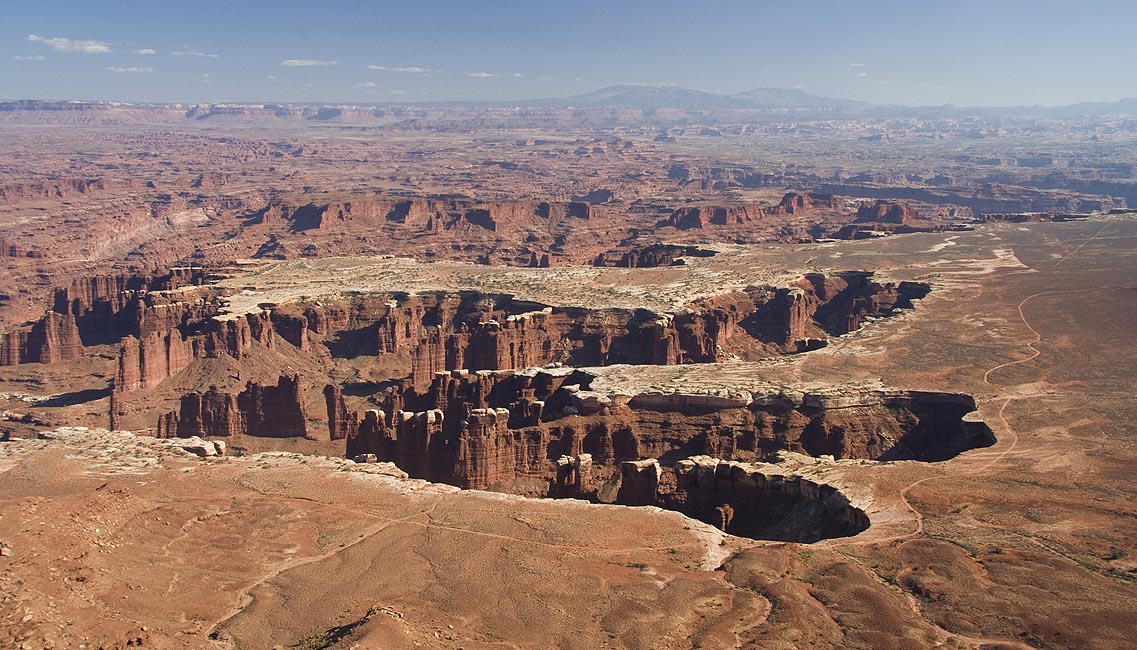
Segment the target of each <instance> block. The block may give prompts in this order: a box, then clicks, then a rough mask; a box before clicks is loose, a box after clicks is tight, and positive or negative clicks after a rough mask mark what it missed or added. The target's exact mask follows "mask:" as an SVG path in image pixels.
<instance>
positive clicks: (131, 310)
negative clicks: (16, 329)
mask: <svg viewBox="0 0 1137 650" xmlns="http://www.w3.org/2000/svg"><path fill="white" fill-rule="evenodd" d="M204 281H205V274H204V272H203V271H202V269H200V268H196V267H178V268H174V269H171V270H170V271H169V272H168V273H166V274H163V275H144V274H119V275H97V276H92V277H87V278H80V279H76V280H74V281H73V282H71V283H70V284H69V285H67V286H65V287H60V288H57V289H56V290H55V297H54V302H53V307H52V309H53V311H55V312H56V313H59V314H70V315H71V316H72V317H73V318H74V319H75V323H76V325H77V326H78V328H79V334H80V336H81V337H82V339H83V341H84V343H85V344H87V345H97V344H100V343H113V342H115V341H118V340H119V339H121V338H123V337H125V336H136V337H140V336H145V335H148V334H149V333H151V332H165V331H167V330H169V329H171V328H172V327H176V326H179V325H184V324H186V323H188V322H190V321H196V320H200V319H202V318H205V317H207V316H210V315H212V314H214V313H216V311H217V308H218V307H219V302H218V300H217V295H216V292H215V291H213V290H211V289H208V288H204V287H202V288H201V289H199V290H195V291H188V292H186V291H183V292H177V293H173V294H170V293H167V292H172V291H174V290H176V289H181V288H183V287H189V286H194V285H201V284H202V283H203V282H204Z"/></svg>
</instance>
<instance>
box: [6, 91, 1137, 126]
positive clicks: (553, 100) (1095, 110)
mask: <svg viewBox="0 0 1137 650" xmlns="http://www.w3.org/2000/svg"><path fill="white" fill-rule="evenodd" d="M404 108H405V109H412V110H413V109H430V108H444V109H452V110H454V109H463V108H471V109H494V108H510V109H511V108H524V109H573V108H576V109H605V108H610V109H632V110H645V111H655V110H669V109H670V110H680V111H753V112H755V113H767V114H769V116H770V117H773V118H777V117H778V116H780V115H781V114H784V113H793V114H794V115H795V116H796V117H802V118H807V117H810V116H813V115H816V116H839V117H849V118H856V117H919V118H936V117H957V116H963V115H967V116H975V117H998V116H1012V115H1013V116H1023V117H1039V118H1058V119H1061V118H1073V117H1078V116H1097V115H1120V114H1124V115H1133V116H1137V98H1129V99H1122V100H1120V101H1116V102H1082V103H1078V104H1071V105H1069V106H1015V107H957V106H953V105H950V104H947V105H943V106H897V105H879V104H871V103H868V102H861V101H855V100H851V99H841V98H837V97H822V96H819V95H813V94H810V93H807V92H805V91H803V90H798V89H789V88H755V89H754V90H748V91H746V92H741V93H736V94H733V95H725V94H718V93H711V92H707V91H703V90H693V89H690V88H682V87H679V86H647V85H633V84H623V85H616V86H608V87H606V88H601V89H599V90H594V91H591V92H587V93H583V94H580V95H572V96H570V97H549V98H543V99H523V100H512V101H446V102H385V103H371V104H361V103H351V102H342V103H340V102H326V103H318V102H294V103H293V102H290V103H284V104H277V103H254V102H234V103H225V104H208V103H206V104H199V105H195V104H192V103H191V104H155V103H152V104H131V103H125V102H84V101H42V100H20V101H0V116H3V115H7V116H9V118H10V119H12V118H14V119H20V120H24V119H29V118H31V116H32V115H39V116H40V118H39V119H40V120H41V121H43V120H47V121H59V120H60V119H66V120H70V121H81V120H82V119H83V118H82V117H80V116H79V115H77V114H82V113H90V112H103V113H108V112H113V113H119V114H122V113H140V112H147V113H150V114H156V113H162V112H166V113H169V114H170V117H173V116H174V115H175V114H182V116H183V117H185V118H190V119H196V120H202V119H212V118H216V117H223V118H226V119H235V118H236V117H246V118H249V119H269V118H272V119H305V120H317V121H320V120H336V119H338V120H343V119H348V118H351V119H369V118H370V117H382V116H388V117H389V116H391V115H392V114H395V115H397V114H399V111H400V110H401V109H404ZM51 112H54V113H56V114H57V115H58V117H56V118H51V117H48V115H47V114H48V113H51ZM21 114H22V115H23V116H24V117H23V118H21V117H18V116H19V115H21ZM63 114H71V115H72V116H71V117H67V118H64V117H63Z"/></svg>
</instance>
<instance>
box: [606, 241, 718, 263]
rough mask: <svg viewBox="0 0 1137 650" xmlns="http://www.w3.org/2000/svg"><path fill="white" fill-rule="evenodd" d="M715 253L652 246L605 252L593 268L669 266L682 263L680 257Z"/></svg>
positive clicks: (695, 249)
mask: <svg viewBox="0 0 1137 650" xmlns="http://www.w3.org/2000/svg"><path fill="white" fill-rule="evenodd" d="M714 254H715V252H714V251H713V250H706V249H702V248H699V247H698V246H678V245H675V244H652V245H651V246H644V247H642V248H633V249H631V250H627V251H617V252H612V251H610V252H607V253H602V254H601V255H599V256H597V258H596V259H595V260H594V261H593V263H592V264H593V266H615V267H622V268H629V269H635V268H646V267H655V266H671V265H675V264H680V263H682V260H679V258H680V257H712V256H714Z"/></svg>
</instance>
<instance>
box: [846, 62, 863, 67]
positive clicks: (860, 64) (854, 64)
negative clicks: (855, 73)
mask: <svg viewBox="0 0 1137 650" xmlns="http://www.w3.org/2000/svg"><path fill="white" fill-rule="evenodd" d="M849 67H850V68H863V67H865V64H863V63H850V64H849Z"/></svg>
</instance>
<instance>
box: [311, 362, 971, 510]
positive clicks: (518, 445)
mask: <svg viewBox="0 0 1137 650" xmlns="http://www.w3.org/2000/svg"><path fill="white" fill-rule="evenodd" d="M591 381H592V379H591V376H590V375H589V374H588V373H587V372H583V371H578V370H572V369H568V368H563V369H553V370H548V371H526V372H523V373H514V372H478V373H469V372H460V371H455V372H449V373H438V374H437V375H435V377H434V380H433V381H432V383H431V384H430V386H429V387H428V388H427V389H426V390H424V391H419V390H416V389H414V388H407V389H405V390H403V391H393V392H392V393H389V394H388V395H387V398H388V400H389V401H388V403H387V406H386V408H385V409H384V410H374V411H368V412H366V413H365V414H364V415H363V417H359V416H358V415H356V416H352V415H350V414H348V415H346V416H344V415H342V414H340V413H339V409H340V404H339V402H338V401H337V402H336V403H335V405H334V410H335V411H336V412H337V414H336V420H337V422H352V423H354V422H358V425H354V426H355V429H354V430H348V431H347V436H348V441H347V453H348V457H354V456H355V455H357V454H363V453H373V454H376V456H377V457H378V458H379V459H380V460H383V461H390V462H394V463H395V464H396V465H398V466H399V467H400V468H402V469H403V470H404V471H406V472H408V473H409V474H411V476H415V477H418V478H425V479H428V480H433V481H440V482H445V483H450V484H453V485H458V486H461V487H472V488H485V487H490V486H496V487H503V486H505V489H507V488H508V486H509V485H511V484H512V483H514V482H515V481H523V482H524V481H532V480H543V481H546V482H547V485H548V486H549V487H548V490H549V493H557V492H558V490H563V489H564V488H565V485H566V483H565V481H566V479H565V478H564V476H562V474H563V472H564V469H563V468H561V466H560V465H559V464H558V462H559V461H558V459H561V458H562V457H568V458H575V457H578V456H580V455H581V454H588V455H589V459H590V462H591V463H593V464H592V467H593V468H594V470H595V471H594V472H593V473H594V475H595V477H598V478H602V477H603V476H604V475H605V472H604V471H601V470H600V469H599V468H601V467H603V466H606V467H608V468H609V469H608V470H607V474H609V475H610V474H611V473H612V472H613V471H614V469H615V468H616V467H617V466H618V465H619V464H620V463H624V462H627V461H640V460H644V459H646V458H658V459H660V461H661V462H662V463H664V464H665V465H670V464H673V463H674V462H676V461H677V460H679V459H681V458H683V457H686V456H691V455H699V454H705V455H710V456H715V457H718V458H724V459H730V460H738V461H752V460H758V459H763V458H770V457H772V456H774V455H775V454H777V453H779V452H782V451H791V452H799V453H805V454H809V455H813V456H833V457H835V458H838V459H840V458H866V459H878V460H898V459H918V460H926V461H935V460H944V459H947V458H950V457H952V456H954V455H956V454H958V453H960V452H961V451H964V450H966V449H971V448H975V447H982V446H987V445H990V444H992V443H993V442H994V436H993V435H992V434H991V431H990V429H988V428H987V427H986V426H985V425H983V424H982V423H981V422H975V421H973V420H972V419H969V418H965V417H964V416H966V415H967V414H969V413H971V412H972V411H974V409H975V402H974V400H973V399H971V398H970V397H968V396H966V395H957V394H948V393H923V392H916V391H882V390H869V391H863V390H855V389H848V390H847V391H845V392H841V391H829V392H824V393H809V392H804V393H798V394H786V393H785V392H784V389H780V388H772V389H771V392H769V393H768V394H761V395H759V394H752V393H745V394H740V395H739V396H735V397H716V396H702V395H672V394H650V393H647V394H641V395H636V396H632V397H628V396H624V397H622V398H619V399H616V398H613V397H609V396H604V395H597V394H595V393H592V392H590V391H588V390H587V389H586V388H582V386H585V387H586V386H587V385H588V384H589V383H590V382H591ZM395 392H398V393H399V396H398V398H397V399H395V397H394V394H393V393H395ZM328 394H329V393H325V395H326V396H327V395H328ZM329 404H332V402H329ZM344 409H345V410H346V406H345V407H344ZM386 413H392V414H393V417H391V418H388V417H387V415H386ZM337 427H338V425H337ZM559 468H560V469H559ZM640 469H642V468H640ZM629 471H630V470H629ZM597 489H599V488H598V487H597V486H595V485H593V486H592V487H591V490H592V491H593V492H595V491H596V490H597ZM584 491H585V492H587V491H588V490H587V489H585V490H584ZM629 494H630V493H629ZM627 499H631V497H627Z"/></svg>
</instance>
